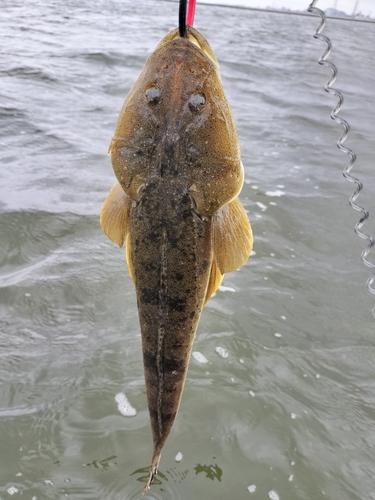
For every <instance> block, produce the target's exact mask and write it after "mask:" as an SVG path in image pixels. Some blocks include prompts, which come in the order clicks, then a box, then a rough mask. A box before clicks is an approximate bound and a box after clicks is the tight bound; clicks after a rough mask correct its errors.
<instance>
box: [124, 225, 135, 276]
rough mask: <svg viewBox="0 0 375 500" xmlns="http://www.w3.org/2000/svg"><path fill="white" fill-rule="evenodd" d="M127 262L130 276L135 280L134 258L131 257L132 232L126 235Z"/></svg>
mask: <svg viewBox="0 0 375 500" xmlns="http://www.w3.org/2000/svg"><path fill="white" fill-rule="evenodd" d="M126 263H127V265H128V269H129V274H130V277H131V279H132V280H133V281H134V276H133V265H132V260H131V257H130V234H128V235H127V236H126Z"/></svg>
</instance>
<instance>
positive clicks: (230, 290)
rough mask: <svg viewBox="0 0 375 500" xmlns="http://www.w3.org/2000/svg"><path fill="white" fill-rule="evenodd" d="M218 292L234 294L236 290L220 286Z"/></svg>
mask: <svg viewBox="0 0 375 500" xmlns="http://www.w3.org/2000/svg"><path fill="white" fill-rule="evenodd" d="M219 290H220V291H221V292H235V291H236V290H235V289H234V288H232V287H231V286H222V285H220V286H219Z"/></svg>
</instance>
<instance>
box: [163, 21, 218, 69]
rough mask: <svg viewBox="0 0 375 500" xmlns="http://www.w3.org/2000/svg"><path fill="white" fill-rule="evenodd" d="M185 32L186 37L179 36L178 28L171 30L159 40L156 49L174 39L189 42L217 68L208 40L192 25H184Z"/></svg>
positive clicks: (216, 61) (183, 42) (184, 42)
mask: <svg viewBox="0 0 375 500" xmlns="http://www.w3.org/2000/svg"><path fill="white" fill-rule="evenodd" d="M186 33H187V37H186V38H181V37H180V34H179V31H178V28H176V29H174V30H172V31H171V32H170V33H168V35H166V36H165V37H164V38H163V39H162V40H161V42H160V43H159V44H158V46H157V47H156V50H157V49H159V48H161V47H162V46H164V45H165V44H166V43H168V42H171V41H175V40H181V43H182V44H186V42H190V43H191V44H193V45H194V46H195V47H197V48H198V49H199V50H200V51H202V52H203V53H204V54H205V55H206V56H207V57H208V58H209V60H210V61H211V62H212V63H213V64H214V65H215V67H216V69H217V70H219V62H218V60H217V59H216V56H215V54H214V52H213V50H212V48H211V45H210V44H209V43H208V41H207V40H206V39H205V37H204V36H203V35H202V34H201V33H199V31H197V30H196V29H194V28H193V27H192V26H186Z"/></svg>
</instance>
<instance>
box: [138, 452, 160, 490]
mask: <svg viewBox="0 0 375 500" xmlns="http://www.w3.org/2000/svg"><path fill="white" fill-rule="evenodd" d="M160 457H161V450H160V449H159V450H157V449H156V450H154V455H153V457H152V461H151V465H150V468H149V470H148V476H147V481H146V484H145V487H144V488H143V491H142V495H146V493H147V492H148V490H149V489H150V488H151V483H152V481H153V480H154V477H155V476H156V474H157V473H158V467H159V462H160Z"/></svg>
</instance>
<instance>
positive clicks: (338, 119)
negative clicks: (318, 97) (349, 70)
mask: <svg viewBox="0 0 375 500" xmlns="http://www.w3.org/2000/svg"><path fill="white" fill-rule="evenodd" d="M316 3H317V0H313V1H312V2H311V4H310V6H309V8H308V9H307V10H308V12H311V13H313V14H316V15H318V16H319V17H320V18H321V23H320V25H319V27H318V29H317V30H316V32H315V34H314V38H315V39H317V40H321V41H322V42H325V43H326V44H327V49H326V51H325V52H324V54H323V55H322V56H321V57H320V59H319V64H320V65H322V66H328V67H329V68H331V70H332V76H331V78H330V79H329V80H328V82H327V83H326V84H325V86H324V90H325V91H326V92H328V93H329V94H332V95H334V96H336V97H337V99H338V102H337V105H336V107H335V108H334V109H333V110H332V111H331V118H332V120H334V121H335V122H337V123H340V124H341V125H342V126H343V127H344V133H343V134H342V136H341V137H340V138H339V140H338V141H337V147H338V148H339V149H340V150H341V151H342V152H343V153H346V154H348V155H349V157H350V160H349V164H348V165H347V166H346V167H345V168H344V170H343V176H344V177H345V179H347V180H348V181H349V182H352V183H353V184H355V190H354V193H353V194H352V195H351V196H350V198H349V205H350V206H351V207H352V208H353V209H354V210H356V211H357V212H361V214H362V215H361V218H360V219H359V221H358V222H357V224H356V225H355V227H354V231H355V233H356V234H357V235H358V236H359V237H360V238H362V239H363V240H366V241H367V243H368V245H367V247H366V248H365V249H364V250H363V252H362V255H361V260H362V262H363V263H364V264H365V265H366V266H368V267H370V268H371V269H373V270H375V263H373V262H372V261H371V260H369V259H368V258H367V257H368V254H369V252H370V250H371V248H372V247H373V246H374V244H375V241H374V238H373V237H372V236H369V235H368V234H366V233H364V232H362V230H361V229H362V226H363V224H364V223H365V221H366V220H367V219H368V218H369V212H368V211H367V210H365V209H364V208H362V207H361V206H359V205H357V204H356V200H357V198H358V196H359V193H360V192H361V190H362V188H363V185H362V182H360V180H359V179H357V178H356V177H354V176H353V175H351V173H350V171H351V169H352V167H353V165H354V163H355V161H356V155H355V154H354V153H353V151H352V150H351V149H350V148H348V147H346V146H344V145H343V143H344V141H345V140H346V138H347V136H348V134H349V131H350V127H349V124H348V122H347V121H346V120H344V119H343V118H341V117H339V116H337V114H338V112H339V111H340V109H341V107H342V104H343V102H344V98H343V96H342V94H341V92H339V91H338V90H336V89H334V88H332V85H333V83H334V82H335V80H336V77H337V68H336V66H335V65H334V64H333V63H332V62H331V61H327V59H328V57H329V55H330V53H331V50H332V43H331V40H330V39H329V38H328V37H327V36H325V35H322V34H321V32H322V31H323V29H324V26H325V21H326V17H325V14H324V12H323V11H322V10H320V9H318V8H317V7H315V5H316ZM374 282H375V272H374V273H373V274H372V275H371V276H370V277H369V278H368V280H367V283H366V284H367V288H368V290H369V291H370V292H371V293H373V294H374V295H375V286H374ZM372 315H373V317H374V318H375V308H374V309H373V310H372Z"/></svg>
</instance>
